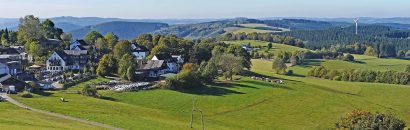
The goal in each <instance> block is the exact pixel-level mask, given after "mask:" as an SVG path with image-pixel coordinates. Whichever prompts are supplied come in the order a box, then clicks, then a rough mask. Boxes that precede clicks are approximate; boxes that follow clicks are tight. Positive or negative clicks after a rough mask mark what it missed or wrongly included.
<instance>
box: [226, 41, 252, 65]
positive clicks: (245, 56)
mask: <svg viewBox="0 0 410 130" xmlns="http://www.w3.org/2000/svg"><path fill="white" fill-rule="evenodd" d="M227 52H228V53H231V54H234V55H235V56H238V57H241V58H242V66H243V67H245V68H247V69H250V68H251V66H252V62H251V56H250V55H249V53H248V52H247V51H246V50H245V49H243V48H242V47H241V46H240V45H230V46H229V47H228V49H227Z"/></svg>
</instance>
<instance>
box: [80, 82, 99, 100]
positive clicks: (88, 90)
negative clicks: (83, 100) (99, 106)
mask: <svg viewBox="0 0 410 130" xmlns="http://www.w3.org/2000/svg"><path fill="white" fill-rule="evenodd" d="M81 94H83V95H84V96H89V97H99V95H98V92H97V89H96V88H95V87H91V86H89V85H87V86H85V87H84V88H83V89H82V91H81Z"/></svg>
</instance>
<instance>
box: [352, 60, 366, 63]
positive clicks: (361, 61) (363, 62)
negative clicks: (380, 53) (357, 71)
mask: <svg viewBox="0 0 410 130" xmlns="http://www.w3.org/2000/svg"><path fill="white" fill-rule="evenodd" d="M353 63H357V64H366V62H363V61H358V60H356V61H353Z"/></svg>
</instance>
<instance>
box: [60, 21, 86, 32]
mask: <svg viewBox="0 0 410 130" xmlns="http://www.w3.org/2000/svg"><path fill="white" fill-rule="evenodd" d="M55 26H56V27H58V28H61V29H63V30H64V31H65V32H69V31H73V30H77V29H80V28H82V27H83V26H80V25H76V24H72V23H67V22H58V23H55Z"/></svg>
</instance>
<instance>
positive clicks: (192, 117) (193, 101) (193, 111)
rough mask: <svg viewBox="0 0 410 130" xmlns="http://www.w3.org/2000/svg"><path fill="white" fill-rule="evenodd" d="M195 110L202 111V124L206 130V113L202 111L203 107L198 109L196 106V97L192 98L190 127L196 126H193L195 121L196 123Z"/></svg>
mask: <svg viewBox="0 0 410 130" xmlns="http://www.w3.org/2000/svg"><path fill="white" fill-rule="evenodd" d="M195 111H198V112H199V113H201V125H202V130H205V124H204V114H203V112H202V110H201V109H198V110H197V109H196V108H195V98H192V113H191V122H190V124H189V127H190V128H194V127H193V123H194V113H195Z"/></svg>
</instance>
